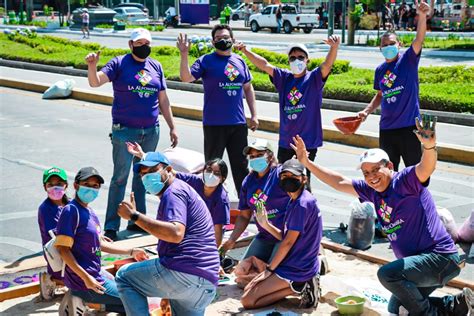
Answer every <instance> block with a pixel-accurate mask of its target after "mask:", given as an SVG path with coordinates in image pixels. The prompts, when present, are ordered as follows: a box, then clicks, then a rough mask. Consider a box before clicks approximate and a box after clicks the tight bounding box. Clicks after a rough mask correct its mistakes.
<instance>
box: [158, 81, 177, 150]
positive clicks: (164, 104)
mask: <svg viewBox="0 0 474 316" xmlns="http://www.w3.org/2000/svg"><path fill="white" fill-rule="evenodd" d="M158 100H159V102H158V104H159V106H160V111H161V114H162V115H163V117H164V118H165V121H166V124H168V127H169V128H170V141H171V147H173V148H174V147H176V145H178V134H177V133H176V128H175V126H174V119H173V112H172V111H171V106H170V100H169V99H168V94H167V93H166V90H162V91H160V93H159V94H158Z"/></svg>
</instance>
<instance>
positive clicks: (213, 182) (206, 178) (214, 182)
mask: <svg viewBox="0 0 474 316" xmlns="http://www.w3.org/2000/svg"><path fill="white" fill-rule="evenodd" d="M202 181H203V182H204V184H205V185H206V186H208V187H211V188H213V187H215V186H218V185H219V183H221V179H220V178H219V177H217V176H216V175H214V174H213V173H212V172H204V175H203V177H202Z"/></svg>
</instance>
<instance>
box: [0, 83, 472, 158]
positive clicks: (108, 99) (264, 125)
mask: <svg viewBox="0 0 474 316" xmlns="http://www.w3.org/2000/svg"><path fill="white" fill-rule="evenodd" d="M0 86H3V87H8V88H13V89H21V90H27V91H32V92H38V93H43V92H44V91H46V90H47V89H48V88H49V85H46V84H42V83H39V82H33V81H26V80H23V81H20V80H16V79H13V78H8V77H3V76H2V77H0ZM71 97H72V98H73V99H76V100H81V101H86V102H91V103H100V104H105V105H109V106H110V105H112V101H113V96H112V94H110V93H101V92H96V91H94V92H92V91H90V90H85V89H78V88H75V89H73V92H72V95H71ZM171 107H172V110H173V114H174V115H175V116H176V117H181V118H185V119H190V120H197V121H201V120H202V109H201V108H199V107H194V106H188V105H182V104H172V105H171ZM259 122H260V127H259V129H260V130H262V131H267V132H272V133H278V130H279V127H280V123H279V122H278V121H277V120H275V119H274V118H268V117H262V118H259ZM323 139H324V141H327V142H334V143H340V144H344V145H350V146H356V147H363V148H373V147H378V144H379V140H378V135H377V134H376V133H370V132H364V131H359V132H358V133H356V134H354V135H343V134H341V133H340V132H339V131H338V130H336V129H335V128H334V127H332V126H323ZM437 147H438V158H439V160H442V161H448V162H454V163H462V164H466V165H470V166H472V165H474V150H473V149H472V148H471V147H467V146H461V145H455V144H444V143H438V146H437Z"/></svg>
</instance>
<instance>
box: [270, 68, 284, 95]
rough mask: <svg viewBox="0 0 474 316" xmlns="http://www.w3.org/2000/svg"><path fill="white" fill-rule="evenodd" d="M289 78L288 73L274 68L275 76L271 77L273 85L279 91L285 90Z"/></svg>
mask: <svg viewBox="0 0 474 316" xmlns="http://www.w3.org/2000/svg"><path fill="white" fill-rule="evenodd" d="M286 77H287V72H286V71H285V70H283V69H281V68H276V67H275V68H273V76H270V80H271V81H272V82H273V85H274V86H275V88H276V89H277V90H280V89H283V88H284V87H285V79H286Z"/></svg>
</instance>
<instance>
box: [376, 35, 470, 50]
mask: <svg viewBox="0 0 474 316" xmlns="http://www.w3.org/2000/svg"><path fill="white" fill-rule="evenodd" d="M397 37H398V40H399V41H400V42H401V43H402V44H403V46H405V47H408V46H410V45H411V43H412V42H413V40H414V39H415V35H413V34H405V35H398V36H397ZM379 45H380V38H376V39H373V38H369V36H367V46H379ZM423 47H424V48H437V49H450V50H455V49H457V50H474V39H471V38H468V37H461V36H459V35H455V34H449V35H448V37H425V40H424V42H423Z"/></svg>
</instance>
